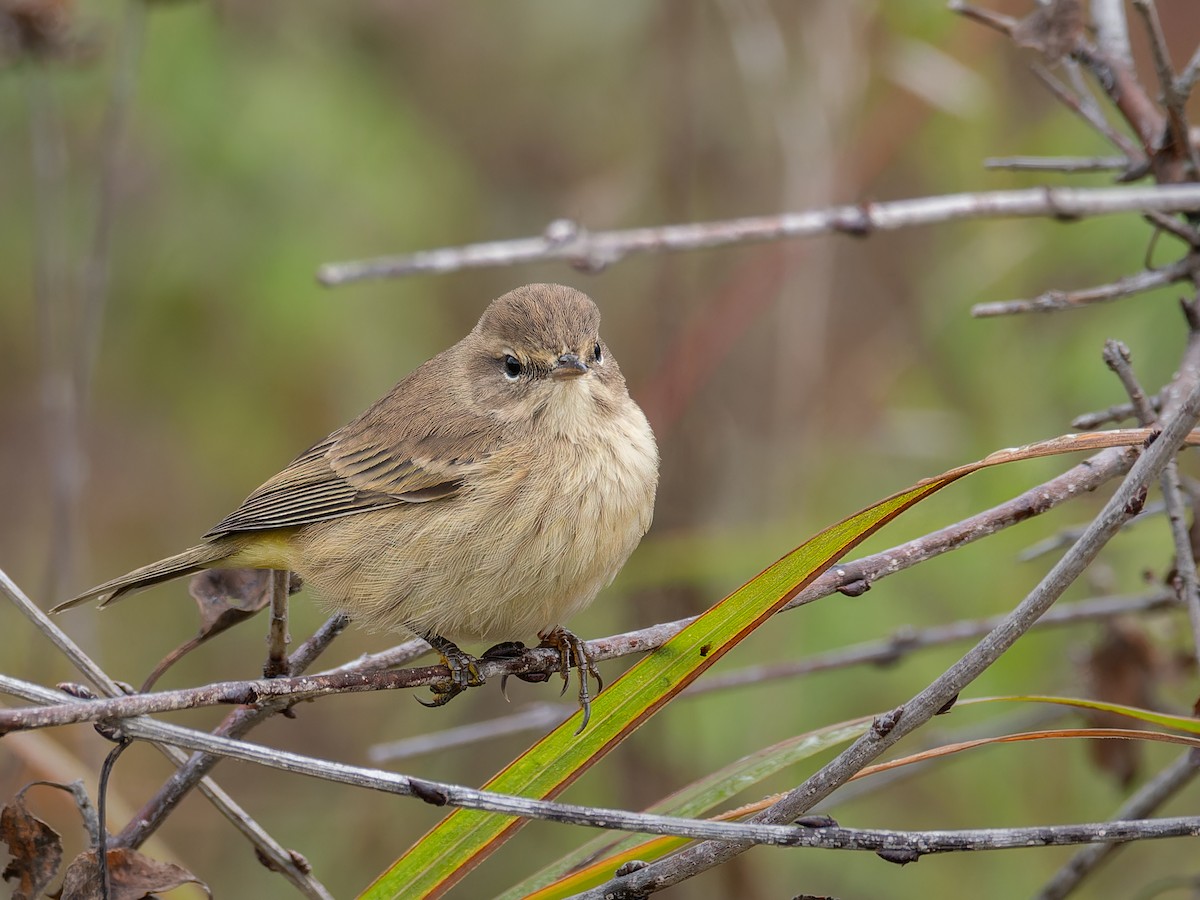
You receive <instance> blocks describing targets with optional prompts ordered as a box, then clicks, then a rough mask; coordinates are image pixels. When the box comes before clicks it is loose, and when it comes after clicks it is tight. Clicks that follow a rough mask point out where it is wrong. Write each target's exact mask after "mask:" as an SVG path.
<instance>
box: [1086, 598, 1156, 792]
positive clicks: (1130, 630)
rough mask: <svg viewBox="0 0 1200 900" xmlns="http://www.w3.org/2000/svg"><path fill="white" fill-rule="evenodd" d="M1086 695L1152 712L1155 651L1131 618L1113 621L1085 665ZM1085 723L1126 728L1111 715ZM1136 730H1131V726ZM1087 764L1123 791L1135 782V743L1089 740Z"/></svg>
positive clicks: (1137, 758)
mask: <svg viewBox="0 0 1200 900" xmlns="http://www.w3.org/2000/svg"><path fill="white" fill-rule="evenodd" d="M1086 665H1087V677H1088V681H1089V683H1090V686H1091V694H1092V696H1093V697H1095V698H1096V699H1097V700H1105V701H1108V702H1110V703H1120V704H1123V705H1125V706H1138V707H1142V708H1144V709H1154V708H1155V705H1156V704H1155V698H1154V695H1155V690H1154V689H1155V685H1156V683H1157V681H1158V677H1159V674H1160V671H1161V668H1162V666H1161V662H1160V659H1159V655H1158V652H1157V651H1156V649H1155V647H1154V645H1153V644H1152V643H1151V642H1150V639H1149V638H1148V637H1147V636H1146V633H1145V631H1143V630H1142V628H1141V626H1139V625H1138V624H1137V622H1136V621H1134V620H1133V619H1128V618H1122V619H1114V620H1112V621H1111V622H1109V623H1108V624H1107V625H1106V627H1105V632H1104V637H1103V638H1102V639H1101V641H1100V643H1099V644H1097V645H1096V647H1095V648H1093V650H1092V652H1091V654H1090V655H1089V657H1088V660H1087V664H1086ZM1086 718H1087V719H1088V721H1089V722H1090V723H1092V724H1093V725H1094V726H1095V727H1097V728H1128V727H1130V725H1129V722H1128V720H1126V719H1124V718H1123V717H1121V716H1118V715H1116V714H1115V713H1106V712H1100V711H1095V710H1092V711H1089V712H1088V713H1087V715H1086ZM1134 727H1136V726H1134ZM1090 744H1091V748H1090V749H1091V755H1092V761H1093V762H1094V763H1095V765H1096V766H1097V767H1098V768H1099V769H1101V770H1102V771H1105V772H1108V773H1109V774H1110V775H1112V776H1113V777H1114V778H1115V779H1116V780H1117V781H1118V782H1119V783H1120V784H1121V785H1122V786H1124V787H1127V786H1128V785H1129V784H1130V783H1131V782H1132V781H1133V780H1134V778H1136V777H1137V773H1138V769H1139V767H1140V764H1141V751H1142V748H1141V745H1140V744H1139V743H1138V742H1136V741H1091V742H1090Z"/></svg>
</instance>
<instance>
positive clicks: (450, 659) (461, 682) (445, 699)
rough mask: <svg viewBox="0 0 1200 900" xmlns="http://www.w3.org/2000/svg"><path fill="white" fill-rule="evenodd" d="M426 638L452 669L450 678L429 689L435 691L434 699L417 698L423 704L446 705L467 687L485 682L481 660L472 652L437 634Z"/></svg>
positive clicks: (444, 663)
mask: <svg viewBox="0 0 1200 900" xmlns="http://www.w3.org/2000/svg"><path fill="white" fill-rule="evenodd" d="M425 640H427V641H429V646H431V647H432V648H433V649H434V650H435V651H437V655H438V656H440V657H441V658H442V665H444V666H445V667H446V668H447V669H449V670H450V680H449V681H442V682H438V683H437V684H431V685H430V686H429V690H430V691H431V692H432V693H433V699H432V700H430V701H425V700H422V699H421V698H420V697H418V698H417V702H418V703H420V704H421V705H422V706H445V705H446V704H447V703H449V702H450V701H451V700H453V699H454V698H455V697H457V696H458V695H459V694H461V693H462V692H463V691H465V690H466V689H467V688H473V687H479V685H481V684H483V683H484V678H483V675H481V674H480V672H479V660H477V659H476V658H475V657H473V656H472V655H471V654H469V653H464V652H463V651H462V650H460V649H458V646H457V645H456V644H454V643H453V642H451V641H448V640H446V639H445V638H444V637H439V636H438V635H436V634H428V635H425Z"/></svg>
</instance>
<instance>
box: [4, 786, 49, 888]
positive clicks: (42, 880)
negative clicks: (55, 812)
mask: <svg viewBox="0 0 1200 900" xmlns="http://www.w3.org/2000/svg"><path fill="white" fill-rule="evenodd" d="M24 794H25V789H24V788H22V789H21V792H20V793H18V794H17V796H16V797H14V798H13V799H12V801H11V802H10V803H8V804H7V805H6V806H5V807H4V809H3V810H2V811H0V840H3V841H4V843H6V844H8V852H9V853H10V854H11V855H12V860H11V861H10V862H9V864H8V865H7V866H5V868H4V872H3V875H2V877H3V879H4V881H15V882H16V887H15V888H14V890H13V895H12V896H13V900H33V898H34V897H38V896H41V894H42V893H43V892H44V891H45V890H46V887H47V885H49V884H50V882H51V881H52V880H54V876H55V875H56V874H57V873H58V867H59V866H60V865H62V857H63V848H62V839H61V838H60V837H59V836H58V832H57V831H55V830H54V829H53V828H51V827H50V826H49V825H47V824H46V823H45V822H43V821H42V820H41V819H39V818H38V817H37V816H35V815H34V814H33V813H31V812H30V811H29V810H28V809H26V808H25V797H24Z"/></svg>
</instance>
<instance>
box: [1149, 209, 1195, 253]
mask: <svg viewBox="0 0 1200 900" xmlns="http://www.w3.org/2000/svg"><path fill="white" fill-rule="evenodd" d="M1145 219H1146V221H1147V222H1149V223H1150V224H1151V225H1153V226H1154V227H1155V228H1157V229H1158V230H1159V231H1165V232H1166V233H1167V234H1169V235H1171V236H1172V237H1177V238H1179V240H1181V241H1183V242H1184V243H1185V244H1187V245H1188V246H1189V247H1191V248H1192V249H1193V250H1195V249H1196V248H1198V247H1200V233H1198V232H1197V231H1196V229H1195V228H1192V227H1191V226H1190V225H1187V224H1186V223H1184V222H1181V221H1179V220H1178V219H1176V218H1175V217H1174V216H1168V215H1167V214H1166V213H1160V212H1149V213H1146V216H1145Z"/></svg>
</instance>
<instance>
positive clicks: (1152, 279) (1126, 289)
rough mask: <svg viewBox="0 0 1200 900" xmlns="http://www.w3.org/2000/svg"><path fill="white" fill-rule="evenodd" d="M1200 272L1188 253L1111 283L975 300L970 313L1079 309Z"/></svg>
mask: <svg viewBox="0 0 1200 900" xmlns="http://www.w3.org/2000/svg"><path fill="white" fill-rule="evenodd" d="M1198 272H1200V256H1198V255H1196V254H1192V253H1189V254H1188V255H1187V256H1185V257H1183V258H1182V259H1180V260H1178V261H1176V262H1173V263H1171V264H1170V265H1167V266H1163V267H1162V268H1160V269H1146V270H1145V271H1142V272H1138V273H1137V274H1136V275H1127V276H1126V277H1124V278H1120V279H1118V280H1117V281H1114V282H1112V283H1111V284H1101V285H1097V286H1096V287H1090V288H1084V289H1083V290H1079V291H1047V292H1046V293H1044V294H1042V295H1041V296H1038V297H1035V298H1033V299H1032V300H1004V301H999V302H991V303H977V304H975V305H974V306H972V307H971V315H972V316H975V317H976V318H977V319H985V318H988V317H991V316H1011V315H1013V314H1015V313H1029V312H1055V311H1058V310H1063V309H1078V308H1079V307H1081V306H1088V305H1089V304H1092V303H1100V302H1103V301H1107V300H1118V299H1120V298H1122V297H1130V296H1132V295H1134V294H1141V293H1144V292H1145V291H1152V290H1154V289H1155V288H1160V287H1165V286H1166V285H1168V284H1176V283H1178V282H1181V281H1190V280H1192V279H1193V278H1195V277H1196V275H1197V273H1198Z"/></svg>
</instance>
